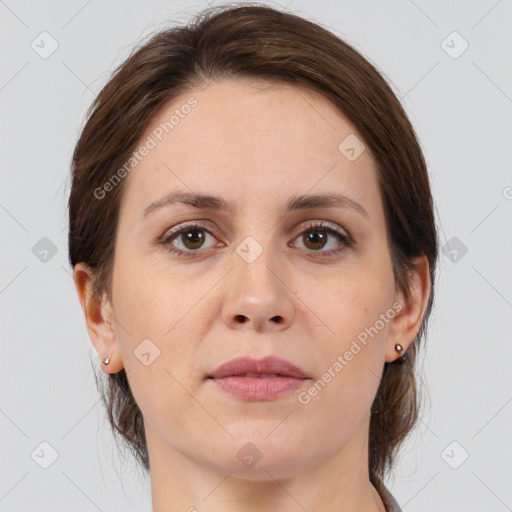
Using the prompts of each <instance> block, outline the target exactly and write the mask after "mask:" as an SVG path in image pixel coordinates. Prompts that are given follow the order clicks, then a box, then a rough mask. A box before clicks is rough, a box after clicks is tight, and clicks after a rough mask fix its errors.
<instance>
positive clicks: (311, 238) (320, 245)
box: [299, 223, 351, 254]
mask: <svg viewBox="0 0 512 512" xmlns="http://www.w3.org/2000/svg"><path fill="white" fill-rule="evenodd" d="M299 239H300V240H301V242H302V244H303V246H304V247H305V248H306V249H307V250H308V252H318V253H321V254H334V253H337V252H339V251H341V250H343V249H345V248H346V247H350V246H351V241H350V237H349V235H347V234H343V233H341V232H338V230H337V229H334V228H330V227H327V226H324V225H323V224H322V223H317V224H312V225H310V226H308V227H307V228H306V229H305V230H304V231H302V233H301V234H300V236H299ZM326 247H327V249H326V250H323V249H325V248H326Z"/></svg>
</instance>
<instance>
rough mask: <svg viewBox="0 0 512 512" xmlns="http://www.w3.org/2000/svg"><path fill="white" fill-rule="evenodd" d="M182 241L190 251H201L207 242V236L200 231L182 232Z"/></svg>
mask: <svg viewBox="0 0 512 512" xmlns="http://www.w3.org/2000/svg"><path fill="white" fill-rule="evenodd" d="M180 235H181V241H182V243H183V245H184V246H185V247H186V248H187V249H190V250H195V249H199V248H200V247H201V245H203V243H204V241H205V238H206V237H205V235H204V233H203V232H202V230H200V229H191V230H189V231H182V232H181V234H180Z"/></svg>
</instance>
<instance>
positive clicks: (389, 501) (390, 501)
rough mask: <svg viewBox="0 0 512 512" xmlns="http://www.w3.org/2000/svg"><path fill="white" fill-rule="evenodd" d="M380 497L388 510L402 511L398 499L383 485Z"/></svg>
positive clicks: (393, 511) (387, 511) (391, 511)
mask: <svg viewBox="0 0 512 512" xmlns="http://www.w3.org/2000/svg"><path fill="white" fill-rule="evenodd" d="M380 497H381V498H382V501H383V502H384V505H385V507H386V512H402V509H401V508H400V507H399V506H398V503H397V501H396V500H395V498H394V497H393V495H392V494H391V493H390V492H389V491H388V489H387V488H386V487H385V486H382V489H381V490H380Z"/></svg>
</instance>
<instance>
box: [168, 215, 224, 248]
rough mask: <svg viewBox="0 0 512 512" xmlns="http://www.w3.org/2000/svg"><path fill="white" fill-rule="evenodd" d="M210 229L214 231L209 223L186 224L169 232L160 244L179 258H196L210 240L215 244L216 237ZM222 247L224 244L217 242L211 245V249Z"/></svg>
mask: <svg viewBox="0 0 512 512" xmlns="http://www.w3.org/2000/svg"><path fill="white" fill-rule="evenodd" d="M210 229H211V230H212V231H214V229H213V225H211V224H209V223H199V222H194V223H191V224H185V225H183V226H179V227H178V228H175V229H172V230H171V231H170V232H167V233H166V234H165V235H164V236H163V238H162V240H161V241H160V243H161V244H162V245H164V246H166V247H167V249H168V250H169V251H170V252H172V253H174V254H176V255H177V256H195V255H196V254H195V253H197V252H198V249H201V248H202V247H203V245H204V244H205V241H207V240H208V238H211V239H212V241H213V242H215V237H214V236H213V235H212V234H211V233H210V231H209V230H210ZM175 244H176V245H175ZM220 245H224V244H222V243H220V242H217V243H213V244H211V245H210V247H215V246H220ZM180 246H181V247H180ZM203 249H204V247H203Z"/></svg>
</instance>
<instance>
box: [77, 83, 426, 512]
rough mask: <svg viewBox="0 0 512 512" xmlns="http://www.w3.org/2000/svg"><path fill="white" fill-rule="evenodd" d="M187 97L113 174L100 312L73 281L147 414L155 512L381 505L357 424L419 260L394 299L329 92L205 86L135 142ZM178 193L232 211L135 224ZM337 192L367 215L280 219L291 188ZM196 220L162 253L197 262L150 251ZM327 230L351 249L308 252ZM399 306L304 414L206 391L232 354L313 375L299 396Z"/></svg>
mask: <svg viewBox="0 0 512 512" xmlns="http://www.w3.org/2000/svg"><path fill="white" fill-rule="evenodd" d="M192 96H193V97H194V98H195V99H196V100H197V102H198V104H197V106H196V107H195V108H194V109H192V111H191V112H190V114H188V115H187V116H186V117H185V118H184V119H181V120H180V123H179V124H178V125H177V126H176V127H175V128H174V129H173V130H172V132H170V133H169V134H168V135H167V136H166V137H165V138H163V140H162V141H161V142H160V143H159V144H158V145H157V147H156V148H154V149H152V150H151V151H150V152H149V154H148V155H147V156H146V157H145V158H144V159H143V160H142V161H141V162H140V163H139V164H138V165H137V167H136V168H135V170H133V171H132V172H131V174H129V175H128V177H127V178H125V179H127V180H128V181H127V183H125V185H126V188H125V190H124V195H123V199H122V203H121V210H120V217H119V225H118V235H117V240H116V249H115V260H114V271H113V272H114V273H113V285H112V302H109V301H108V300H107V299H106V296H105V297H103V298H102V300H100V299H99V297H97V296H96V297H94V296H92V295H91V286H92V279H93V272H92V271H91V270H90V269H88V268H87V267H86V266H85V265H83V264H79V265H77V266H76V267H75V270H74V279H75V285H76V288H77V292H78V295H79V298H80V301H81V304H82V307H83V309H84V313H85V318H86V323H87V328H88V332H89V335H90V338H91V340H92V343H93V344H94V346H95V348H96V350H97V352H98V357H99V359H100V360H101V359H102V358H103V357H106V356H110V357H111V362H110V364H109V365H108V366H103V368H104V370H105V371H107V372H110V373H114V372H117V371H119V370H120V369H122V368H123V367H124V368H125V369H126V372H127V376H128V380H129V383H130V387H131V389H132V391H133V394H134V397H135V399H136V401H137V404H138V405H139V407H140V409H141V411H142V413H143V416H144V423H145V428H146V436H147V441H148V451H149V460H150V466H151V485H152V495H153V504H154V510H155V511H158V512H168V511H169V512H171V511H172V512H174V511H187V510H188V511H190V512H192V511H194V510H198V511H203V510H208V511H211V512H217V511H223V512H231V511H239V510H242V509H243V510H244V511H246V512H252V511H264V510H265V511H267V510H280V511H282V512H298V511H303V510H304V509H306V510H308V511H310V512H315V511H320V510H322V511H325V510H336V511H343V512H355V511H360V510H365V511H367V512H377V511H380V512H382V511H384V510H385V508H384V505H383V503H382V501H381V499H380V497H379V495H378V493H377V491H376V490H375V488H374V487H373V486H372V485H371V483H370V481H369V473H368V461H367V459H368V449H369V448H368V432H369V422H370V416H369V413H370V408H371V404H372V402H373V400H374V398H375V395H376V392H377V389H378V385H379V381H380V378H381V375H382V371H383V367H384V363H385V362H391V361H393V360H395V359H396V358H397V357H399V354H397V352H396V351H395V348H394V346H395V343H399V344H401V345H402V346H403V347H404V348H405V349H407V347H408V346H409V344H410V343H411V341H412V340H413V339H414V337H415V336H416V334H417V332H418V330H419V328H420V325H421V320H422V318H423V314H424V311H425V307H426V303H427V300H428V295H429V293H430V281H429V274H428V262H427V260H426V258H425V257H420V258H417V260H416V270H415V271H413V272H411V274H410V281H411V293H410V294H409V295H408V296H404V295H403V294H402V293H400V292H399V291H397V290H396V289H395V281H394V278H393V272H392V267H391V260H390V253H389V246H388V240H387V236H386V225H385V221H384V210H383V205H382V201H381V197H380V193H379V189H378V185H377V171H376V168H375V163H374V160H373V158H372V156H371V154H370V152H369V151H368V150H366V151H364V152H363V153H362V154H361V155H360V156H359V157H358V158H357V159H356V160H354V161H349V160H348V159H347V158H346V157H345V156H344V155H343V154H342V153H341V152H340V151H339V150H338V146H339V144H340V142H341V141H343V140H344V139H345V138H346V137H347V136H348V135H350V134H356V135H358V132H357V131H356V129H355V128H354V126H353V125H351V124H350V123H349V122H348V121H347V120H346V119H345V117H344V116H343V115H342V114H341V113H340V112H339V111H338V110H337V109H336V108H335V107H334V106H333V105H332V104H331V103H330V102H329V101H328V100H327V99H325V98H323V97H322V96H321V95H319V94H318V93H316V92H314V91H311V90H308V89H305V88H302V87H300V88H299V87H296V86H294V87H290V86H287V85H279V86H275V85H273V86H271V84H269V83H266V84H265V83H257V82H255V81H249V80H237V81H229V80H225V81H216V82H212V83H209V84H208V86H207V87H206V88H204V89H199V88H197V89H191V90H190V91H187V92H186V93H184V94H183V95H182V96H179V97H178V98H175V99H174V100H173V101H171V102H170V103H168V104H167V105H166V106H165V107H164V108H163V109H162V110H161V111H160V112H159V113H158V114H157V115H156V117H155V118H154V120H153V122H152V123H151V125H150V126H149V127H148V129H147V131H146V133H145V134H144V136H143V137H141V143H142V141H144V140H146V137H147V136H148V135H150V134H151V133H152V130H154V129H155V128H156V127H157V126H158V125H159V124H160V123H161V122H163V121H165V120H168V119H169V117H170V116H171V115H172V114H173V112H174V110H175V109H176V108H180V106H181V105H183V104H184V103H186V101H187V100H188V99H189V98H190V97H192ZM358 136H359V138H360V139H362V137H361V136H360V135H358ZM176 190H179V191H188V192H197V193H205V194H212V195H216V196H222V197H223V198H225V199H226V200H228V201H232V202H233V204H234V206H235V207H236V210H235V212H233V213H232V214H229V213H227V212H223V211H211V210H203V209H199V208H195V207H192V206H187V205H184V204H173V205H170V206H168V207H164V208H160V209H156V210H155V211H153V212H152V213H150V214H149V215H148V216H147V217H146V218H145V220H141V214H142V212H143V210H144V209H145V208H146V207H147V206H148V205H149V204H150V203H152V202H153V201H155V200H157V199H160V198H162V197H164V196H165V195H166V194H168V193H169V192H171V191H176ZM332 192H337V193H339V194H344V195H346V196H349V197H351V198H352V199H353V200H355V201H357V202H358V203H360V205H362V206H363V208H364V209H365V210H366V212H367V216H365V215H362V214H361V213H359V212H358V211H357V210H355V209H352V208H350V207H342V208H340V207H332V206H331V207H327V208H325V207H324V208H314V209H308V210H302V211H295V212H290V213H287V214H285V213H284V208H285V204H286V202H287V200H288V198H289V197H290V196H292V195H298V196H301V195H304V194H323V193H332ZM197 220H203V221H209V222H210V223H211V224H212V225H213V229H212V230H208V231H209V232H208V231H204V230H202V231H200V232H201V233H202V234H203V235H204V236H205V239H204V242H203V245H201V244H200V243H199V244H196V245H195V246H194V245H193V244H190V243H189V244H188V245H185V244H186V240H184V239H183V238H182V237H180V236H178V237H177V238H176V239H174V241H173V242H169V245H173V246H174V247H177V248H180V249H182V250H185V251H186V250H188V251H189V252H191V251H192V252H193V251H194V250H195V253H196V256H195V257H186V256H184V257H179V256H176V255H174V254H172V253H170V252H169V251H168V249H167V248H166V246H165V245H163V244H161V243H159V240H160V239H161V238H162V237H163V236H164V235H165V234H166V233H167V232H168V231H169V229H170V228H172V227H175V226H180V225H185V223H187V222H190V221H197ZM322 220H323V221H324V223H325V222H327V223H328V225H329V226H330V227H333V228H335V229H338V230H339V231H340V232H341V233H348V234H349V235H350V237H351V238H352V239H353V244H352V245H351V246H346V247H344V246H343V243H342V242H340V241H339V240H338V239H337V238H336V237H335V236H334V235H332V234H327V236H328V239H327V240H326V241H325V242H324V244H325V245H323V243H322V242H318V241H316V242H314V241H313V242H308V236H307V235H308V234H311V231H307V229H308V223H310V221H322ZM192 231H193V232H194V233H196V232H195V231H194V230H192ZM325 234H326V233H325V232H324V235H325ZM247 236H251V237H253V238H254V239H255V240H256V241H257V243H258V244H259V245H260V246H261V248H262V250H263V252H262V253H261V254H260V255H259V257H257V258H256V259H255V260H254V261H252V262H251V263H248V262H247V261H246V260H244V259H243V258H242V257H240V255H239V254H238V253H237V252H236V249H237V247H238V246H239V245H240V244H241V242H242V241H244V239H245V238H246V237H247ZM242 246H243V244H242ZM339 248H341V250H340V251H339V252H338V253H335V254H333V253H332V250H336V249H339ZM329 252H331V254H329ZM397 302H398V303H399V304H400V306H401V310H400V311H399V312H398V313H397V314H395V315H394V317H393V318H392V319H391V320H389V321H388V322H385V325H384V327H383V328H382V329H380V330H379V332H378V334H377V335H375V336H374V337H373V338H369V340H370V341H369V342H368V344H367V345H366V346H363V345H361V346H362V347H363V348H362V350H360V352H358V353H357V355H355V356H354V357H353V359H352V360H351V361H349V362H348V364H346V366H344V368H343V370H342V371H340V372H338V373H337V374H336V376H335V377H334V378H332V380H331V381H330V382H329V383H328V384H327V385H326V386H325V387H324V388H323V389H322V390H321V392H319V393H318V394H317V395H316V396H314V397H313V398H312V399H311V401H310V402H309V403H307V404H303V403H300V402H299V401H298V394H297V392H292V393H290V394H288V395H285V396H282V397H279V398H277V399H275V400H271V401H260V402H254V401H252V402H251V401H244V400H243V399H241V398H237V397H234V396H231V395H228V394H226V393H224V392H223V391H220V390H218V389H217V388H216V387H215V386H214V385H213V384H212V382H211V381H208V380H205V377H206V375H207V374H208V373H209V372H212V371H213V370H214V369H215V368H217V367H218V366H219V365H220V364H221V363H223V362H225V361H227V360H229V359H231V358H233V357H235V356H240V355H249V356H252V357H255V358H260V357H263V356H266V355H277V356H280V357H282V358H284V359H287V360H289V361H291V362H293V363H294V364H295V365H297V366H299V367H300V368H301V369H303V370H304V371H305V372H306V373H307V374H308V375H309V376H311V377H312V380H311V381H305V384H304V386H303V387H302V388H301V389H300V390H299V391H304V390H307V389H308V388H309V387H310V386H311V384H312V383H313V382H316V381H317V380H318V379H320V378H321V377H322V375H323V374H324V373H325V372H326V371H327V369H328V368H330V367H332V366H333V363H334V362H335V361H336V360H337V357H338V356H339V355H343V354H344V353H345V352H346V351H347V350H348V349H349V348H350V346H351V343H352V342H353V340H354V339H356V337H357V336H358V334H360V333H361V332H363V331H364V330H365V328H369V327H370V326H373V325H374V324H375V322H376V320H378V319H379V315H381V314H386V312H387V311H388V312H389V311H390V310H392V309H393V308H392V305H393V304H394V303H397ZM241 315H242V317H241ZM240 318H244V320H245V321H244V322H240V321H239V320H240ZM276 318H277V320H276ZM147 338H149V339H150V340H151V341H152V343H153V344H154V346H156V347H158V350H160V354H159V356H158V357H157V358H156V359H155V360H154V361H153V362H152V363H151V364H150V365H148V366H146V365H144V364H142V363H141V361H140V360H139V359H138V358H137V357H136V356H135V355H134V350H136V348H137V347H138V346H139V345H140V343H141V342H142V340H144V339H147ZM152 347H153V346H152ZM149 350H150V351H151V352H152V354H155V353H156V352H155V350H156V349H155V348H150V349H149ZM248 442H250V443H252V444H253V445H255V446H256V447H257V449H258V451H259V453H261V455H262V456H261V459H260V460H259V461H258V462H257V463H256V464H254V465H252V466H251V467H248V466H246V465H245V464H244V463H243V462H242V461H241V460H240V459H239V458H238V457H237V452H238V451H239V450H240V449H241V448H242V447H244V445H246V443H248ZM203 500H204V501H203Z"/></svg>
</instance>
